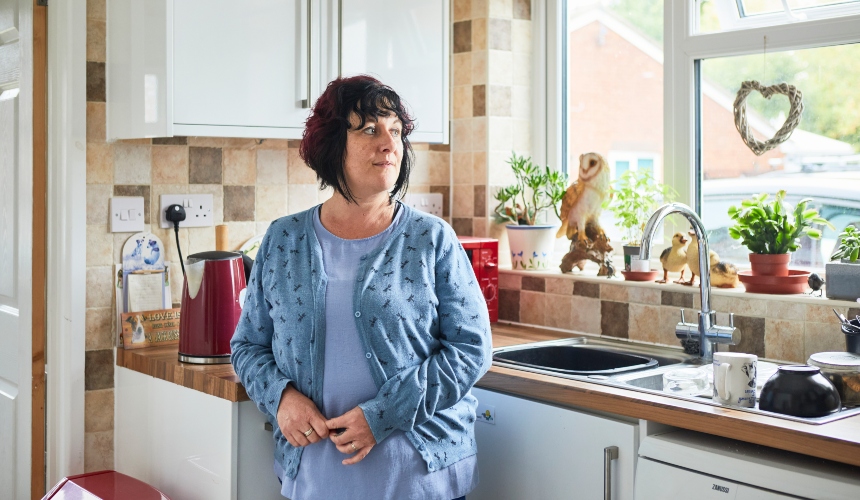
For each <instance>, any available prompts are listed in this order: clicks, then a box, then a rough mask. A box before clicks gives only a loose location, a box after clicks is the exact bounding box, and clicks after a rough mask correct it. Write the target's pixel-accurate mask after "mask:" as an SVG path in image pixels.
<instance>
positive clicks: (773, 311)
mask: <svg viewBox="0 0 860 500" xmlns="http://www.w3.org/2000/svg"><path fill="white" fill-rule="evenodd" d="M806 306H807V305H806V304H799V303H797V302H783V301H781V300H768V301H767V317H768V318H774V319H780V320H793V321H803V320H804V319H805V318H806ZM831 314H833V313H832V312H831ZM833 319H836V317H835V316H834V317H833Z"/></svg>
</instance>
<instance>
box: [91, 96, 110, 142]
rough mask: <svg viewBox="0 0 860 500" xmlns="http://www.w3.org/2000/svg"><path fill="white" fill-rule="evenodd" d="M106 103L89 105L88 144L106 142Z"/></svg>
mask: <svg viewBox="0 0 860 500" xmlns="http://www.w3.org/2000/svg"><path fill="white" fill-rule="evenodd" d="M105 137H107V136H106V135H105V103H103V102H88V103H87V143H91V142H105Z"/></svg>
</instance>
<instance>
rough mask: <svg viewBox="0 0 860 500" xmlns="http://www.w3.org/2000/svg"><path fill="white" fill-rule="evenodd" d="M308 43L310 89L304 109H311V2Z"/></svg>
mask: <svg viewBox="0 0 860 500" xmlns="http://www.w3.org/2000/svg"><path fill="white" fill-rule="evenodd" d="M306 28H307V30H306V31H307V43H308V53H307V58H308V63H307V66H306V68H305V69H307V70H308V82H307V83H308V89H307V94H306V95H307V96H308V98H307V99H302V107H303V108H310V107H311V0H308V13H307V27H306Z"/></svg>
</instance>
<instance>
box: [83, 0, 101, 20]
mask: <svg viewBox="0 0 860 500" xmlns="http://www.w3.org/2000/svg"><path fill="white" fill-rule="evenodd" d="M87 19H96V20H98V21H104V20H105V0H87Z"/></svg>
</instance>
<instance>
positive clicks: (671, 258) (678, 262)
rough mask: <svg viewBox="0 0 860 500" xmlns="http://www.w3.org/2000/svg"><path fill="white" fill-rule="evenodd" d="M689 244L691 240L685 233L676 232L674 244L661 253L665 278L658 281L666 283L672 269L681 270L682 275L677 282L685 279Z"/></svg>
mask: <svg viewBox="0 0 860 500" xmlns="http://www.w3.org/2000/svg"><path fill="white" fill-rule="evenodd" d="M689 245H690V240H688V239H687V238H685V237H684V234H683V233H675V234H674V236H672V246H671V247H667V248H666V249H665V250H663V252H662V253H661V254H660V262H661V263H662V264H663V279H661V280H657V283H666V281H668V276H669V272H670V271H671V272H673V273H677V272H678V271H681V277H680V278H679V279H678V280H677V281H675V283H681V282H682V281H684V271H685V270H686V269H687V247H688V246H689Z"/></svg>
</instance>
